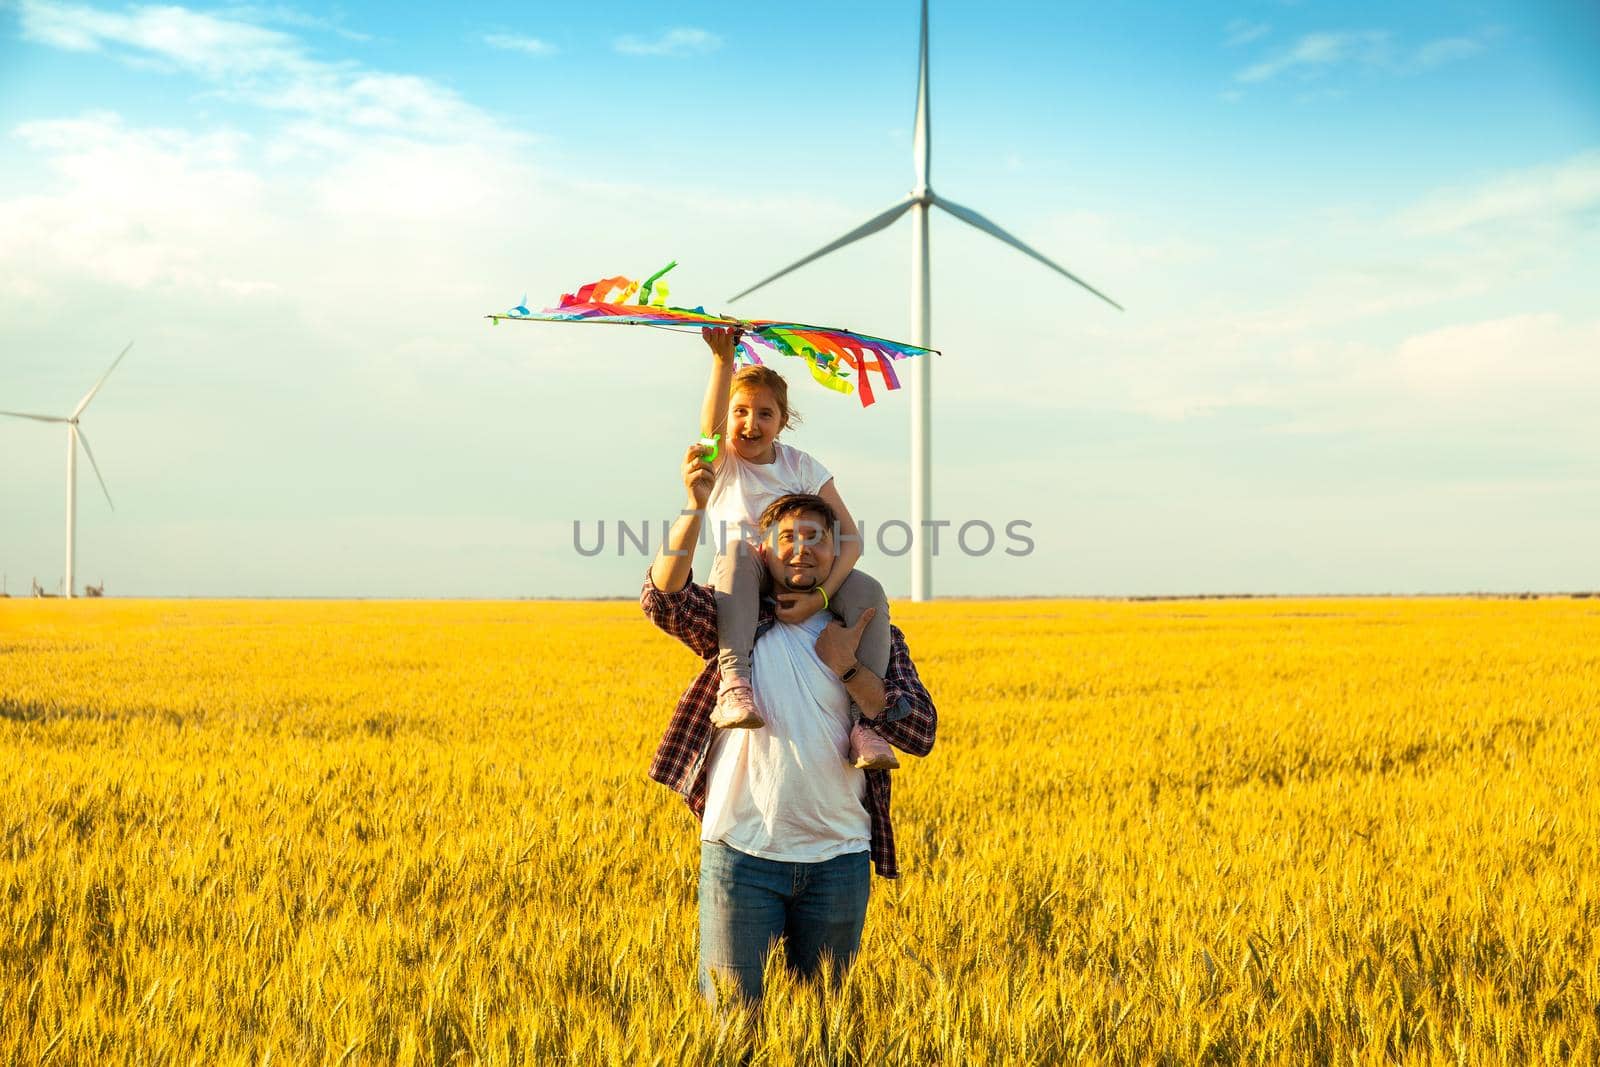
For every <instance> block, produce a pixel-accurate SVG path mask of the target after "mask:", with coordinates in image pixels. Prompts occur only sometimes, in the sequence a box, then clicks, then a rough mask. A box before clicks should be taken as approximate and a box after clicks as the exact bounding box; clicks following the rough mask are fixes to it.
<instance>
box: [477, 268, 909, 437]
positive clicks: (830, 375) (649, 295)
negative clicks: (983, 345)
mask: <svg viewBox="0 0 1600 1067" xmlns="http://www.w3.org/2000/svg"><path fill="white" fill-rule="evenodd" d="M677 265H678V264H677V261H676V260H674V261H673V262H671V263H668V264H667V265H666V266H665V267H662V268H661V269H660V270H658V271H656V272H655V273H654V274H652V275H650V277H648V278H646V279H645V280H644V281H643V282H636V281H634V280H633V279H631V278H624V277H621V276H618V277H615V278H602V279H600V280H599V281H597V282H591V283H589V284H588V285H584V286H580V287H579V288H578V290H577V291H576V292H573V293H567V294H565V295H564V296H562V298H561V303H560V304H558V305H557V306H555V307H553V308H545V309H544V310H543V311H541V312H532V311H529V310H528V306H527V305H528V298H527V297H523V298H522V303H520V304H518V305H517V306H516V307H514V308H512V309H511V310H510V311H508V312H506V313H504V314H502V315H490V316H488V318H489V319H490V321H492V322H494V323H496V324H498V323H499V322H500V320H501V319H509V320H511V321H513V322H604V323H611V324H613V325H617V326H656V327H663V328H666V329H695V330H698V329H702V328H704V327H707V326H714V327H728V326H732V327H735V328H737V329H738V330H740V331H741V337H740V340H739V343H738V345H737V347H736V348H735V358H736V360H737V361H738V362H740V363H760V362H761V359H760V357H759V356H758V355H757V354H756V347H762V348H766V349H769V350H771V351H772V352H776V353H777V354H778V355H781V356H793V357H795V358H797V359H802V360H804V361H805V363H806V366H807V368H809V369H810V371H811V377H812V379H813V380H814V381H816V383H817V384H818V385H821V386H823V387H824V388H826V389H831V390H833V391H834V392H836V393H844V394H847V395H848V394H850V393H855V394H857V395H858V396H859V397H860V398H861V406H862V407H868V406H870V405H871V404H872V402H873V401H874V400H875V399H876V397H874V396H873V394H872V382H871V381H870V379H869V378H868V377H867V372H868V371H872V372H874V373H876V374H877V375H878V377H879V378H880V379H881V380H882V381H883V384H884V386H885V388H888V389H898V388H900V378H899V376H898V375H897V374H895V371H894V362H895V360H900V359H908V358H910V357H912V356H923V355H927V354H929V353H930V352H931V353H935V354H937V352H938V350H937V349H933V348H918V347H917V346H916V345H908V344H905V343H904V342H902V341H890V340H886V339H885V338H882V337H872V336H870V335H868V334H864V333H856V332H854V331H852V330H839V329H834V328H833V327H829V326H808V325H806V324H805V323H802V322H778V321H774V320H770V319H736V318H733V317H731V316H728V315H713V314H711V313H709V312H707V311H706V309H705V308H703V307H697V308H680V307H671V306H669V305H668V304H667V297H668V295H669V293H670V292H671V290H670V289H669V288H668V286H667V283H666V282H664V281H662V280H661V279H662V276H663V275H665V274H666V273H667V272H668V271H669V270H671V269H672V268H673V267H676V266H677ZM852 379H854V380H852Z"/></svg>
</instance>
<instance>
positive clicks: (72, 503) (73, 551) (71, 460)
mask: <svg viewBox="0 0 1600 1067" xmlns="http://www.w3.org/2000/svg"><path fill="white" fill-rule="evenodd" d="M132 347H133V342H132V341H129V342H128V345H127V348H124V349H123V350H122V352H121V353H120V354H119V355H118V356H117V358H116V359H114V360H112V361H111V366H109V367H107V368H106V372H105V373H104V374H102V375H100V380H99V381H98V382H95V383H94V388H93V389H90V390H89V391H88V392H87V393H85V394H84V396H83V399H82V400H80V401H78V406H77V407H75V408H73V409H72V414H71V415H65V416H63V415H27V414H24V413H23V412H20V411H0V415H10V416H11V417H12V418H17V419H32V420H34V421H35V422H64V423H66V424H67V580H66V588H65V590H64V592H65V594H66V595H67V596H69V597H71V596H74V595H76V594H75V593H74V589H75V586H74V585H73V565H74V564H75V563H76V562H77V554H78V446H79V445H82V446H83V454H84V455H86V456H88V457H89V466H91V467H93V468H94V476H95V478H96V479H98V480H99V482H100V491H101V492H102V493H104V494H105V495H106V503H107V504H111V510H112V511H115V510H117V506H116V505H115V504H112V503H111V490H109V489H107V488H106V480H105V478H103V477H101V475H100V464H98V463H96V462H95V461H94V450H93V449H91V448H90V447H89V438H88V437H86V436H85V435H84V432H83V430H82V429H80V428H79V426H78V416H80V415H82V414H83V409H84V408H86V407H88V406H89V401H91V400H93V399H94V395H95V394H96V393H98V392H99V391H100V387H101V386H102V385H104V384H106V379H107V378H109V377H111V372H112V371H114V370H116V369H117V364H118V363H121V362H122V357H123V356H125V355H127V354H128V349H129V348H132Z"/></svg>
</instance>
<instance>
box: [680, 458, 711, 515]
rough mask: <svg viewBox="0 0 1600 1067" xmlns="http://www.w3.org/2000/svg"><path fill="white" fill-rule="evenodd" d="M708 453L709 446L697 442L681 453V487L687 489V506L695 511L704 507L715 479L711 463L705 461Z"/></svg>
mask: <svg viewBox="0 0 1600 1067" xmlns="http://www.w3.org/2000/svg"><path fill="white" fill-rule="evenodd" d="M710 454H711V449H710V448H709V447H707V446H705V445H702V444H698V443H696V444H692V445H690V446H689V451H687V452H685V453H684V454H683V487H684V488H685V489H687V490H689V507H690V508H691V509H692V510H695V511H703V510H704V509H705V506H706V501H708V500H710V499H711V487H712V486H713V485H715V484H716V481H717V476H716V474H715V473H714V472H713V471H712V470H711V464H710V463H707V462H706V457H707V456H709V455H710Z"/></svg>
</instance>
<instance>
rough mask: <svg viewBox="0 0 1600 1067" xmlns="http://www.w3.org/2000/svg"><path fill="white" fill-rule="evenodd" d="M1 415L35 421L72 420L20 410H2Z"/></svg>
mask: <svg viewBox="0 0 1600 1067" xmlns="http://www.w3.org/2000/svg"><path fill="white" fill-rule="evenodd" d="M0 415H10V416H11V417H12V418H14V419H32V420H33V421H34V422H71V421H72V420H71V419H63V418H62V417H61V416H59V415H26V414H23V413H22V412H20V411H0Z"/></svg>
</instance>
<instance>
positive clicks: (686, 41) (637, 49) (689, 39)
mask: <svg viewBox="0 0 1600 1067" xmlns="http://www.w3.org/2000/svg"><path fill="white" fill-rule="evenodd" d="M614 47H615V48H616V50H617V51H618V52H620V53H622V54H623V55H625V56H699V55H705V54H706V53H708V52H715V51H716V50H717V49H718V48H721V47H722V38H721V37H718V36H717V35H716V34H714V33H710V32H708V31H706V30H697V29H693V28H688V27H683V28H679V29H675V30H668V31H667V32H665V33H663V34H661V35H659V36H657V37H635V36H631V35H630V36H627V37H619V38H617V40H616V43H615V45H614Z"/></svg>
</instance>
